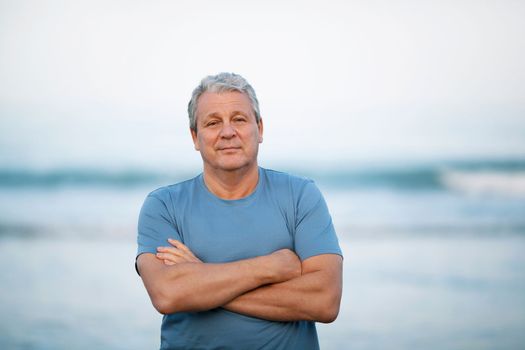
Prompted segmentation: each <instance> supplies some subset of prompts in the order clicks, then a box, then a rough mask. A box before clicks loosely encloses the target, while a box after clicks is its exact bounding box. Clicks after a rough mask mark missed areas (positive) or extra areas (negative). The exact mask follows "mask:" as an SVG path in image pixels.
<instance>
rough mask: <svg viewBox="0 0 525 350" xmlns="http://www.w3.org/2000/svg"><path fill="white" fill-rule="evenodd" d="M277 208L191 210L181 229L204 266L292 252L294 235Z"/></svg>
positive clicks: (186, 240)
mask: <svg viewBox="0 0 525 350" xmlns="http://www.w3.org/2000/svg"><path fill="white" fill-rule="evenodd" d="M288 221H289V220H287V216H286V213H283V211H282V210H280V209H279V208H278V207H275V206H267V207H265V208H264V209H263V210H261V209H258V208H256V207H253V206H247V207H229V206H224V207H219V208H217V207H209V206H206V205H200V206H195V207H193V208H192V213H191V220H184V223H183V225H182V226H183V227H181V230H182V231H183V232H182V235H183V237H184V243H185V244H186V245H187V246H188V247H189V248H190V249H191V250H192V251H193V252H194V254H195V255H196V256H197V257H199V258H200V259H201V260H203V261H204V262H208V263H215V262H217V263H218V262H229V261H236V260H240V259H246V258H251V257H255V256H260V255H266V254H269V253H271V252H274V251H276V250H278V249H283V248H288V249H293V248H294V244H293V232H291V229H290V223H289V222H288Z"/></svg>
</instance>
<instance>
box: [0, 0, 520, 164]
mask: <svg viewBox="0 0 525 350" xmlns="http://www.w3.org/2000/svg"><path fill="white" fill-rule="evenodd" d="M524 18H525V2H523V1H315V2H313V1H211V0H208V1H206V0H205V1H18V0H17V1H15V0H12V1H5V0H0V118H1V119H0V166H4V167H11V166H29V167H61V166H117V167H126V166H141V167H142V166H144V167H149V166H151V167H158V166H166V164H169V166H186V165H188V164H190V165H191V164H193V165H195V164H197V165H198V164H199V161H200V158H199V157H198V154H197V153H195V151H194V150H193V148H192V144H191V139H190V137H189V132H188V126H187V115H186V105H187V101H188V100H189V97H190V94H191V91H192V89H193V88H194V87H195V86H196V85H197V83H198V82H199V80H200V79H201V78H202V77H204V76H205V75H208V74H214V73H217V72H220V71H233V72H236V73H239V74H241V75H243V76H245V77H246V78H247V79H248V80H249V82H250V83H251V84H252V85H253V86H254V88H255V90H256V92H257V94H258V97H259V101H260V104H261V112H262V115H263V119H264V121H265V142H264V144H263V145H262V147H261V158H262V160H263V162H269V163H279V162H281V163H283V162H287V163H288V162H297V163H299V164H300V163H304V162H305V161H308V162H309V164H312V162H319V164H335V165H340V164H344V162H346V161H355V160H366V159H371V160H381V159H429V158H436V157H438V158H457V157H469V156H475V157H507V156H521V157H523V156H525V69H524V68H523V62H525V39H524V38H525V21H524V20H523V19H524Z"/></svg>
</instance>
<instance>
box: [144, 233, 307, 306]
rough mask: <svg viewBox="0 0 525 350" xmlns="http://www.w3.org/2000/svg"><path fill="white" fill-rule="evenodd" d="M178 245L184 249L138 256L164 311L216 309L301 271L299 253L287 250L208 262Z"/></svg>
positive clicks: (157, 303) (153, 295)
mask: <svg viewBox="0 0 525 350" xmlns="http://www.w3.org/2000/svg"><path fill="white" fill-rule="evenodd" d="M177 244H178V245H179V246H180V247H181V249H176V248H174V249H172V251H171V253H168V252H166V253H161V254H157V256H155V255H153V254H142V255H141V256H139V258H138V265H139V270H140V273H141V276H142V279H143V281H144V285H145V286H146V289H147V291H148V294H149V295H150V298H151V300H152V302H153V305H154V306H155V308H156V309H157V310H158V311H159V312H161V313H163V314H167V313H175V312H182V311H203V310H209V309H212V308H216V307H219V306H221V305H224V304H226V303H228V302H229V301H231V300H232V299H234V298H235V297H237V296H239V295H242V294H243V293H246V292H247V291H250V290H253V289H255V288H257V287H260V286H262V285H265V284H269V283H279V282H282V281H286V280H289V279H291V278H294V277H297V276H300V274H301V265H300V262H299V260H298V258H297V256H296V255H295V254H294V253H292V252H291V251H290V250H287V249H283V250H279V251H277V252H274V253H272V254H269V255H265V256H259V257H255V258H251V259H245V260H239V261H235V262H230V263H222V264H205V263H202V262H201V261H200V260H198V259H196V258H195V259H194V258H190V257H188V255H187V254H188V252H190V251H189V250H187V248H186V247H185V246H184V245H182V244H180V243H177ZM184 250H185V251H186V252H184ZM163 251H165V250H163ZM190 253H191V252H190ZM159 256H160V259H159ZM162 257H164V258H168V257H169V258H170V259H171V260H170V261H171V262H170V264H171V265H167V264H165V263H163V262H162V260H161V259H162ZM194 261H197V262H194Z"/></svg>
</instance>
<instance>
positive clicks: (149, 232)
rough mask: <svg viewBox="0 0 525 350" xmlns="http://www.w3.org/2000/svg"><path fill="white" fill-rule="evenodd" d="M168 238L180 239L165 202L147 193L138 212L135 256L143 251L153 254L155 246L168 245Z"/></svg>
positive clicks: (155, 250) (155, 249)
mask: <svg viewBox="0 0 525 350" xmlns="http://www.w3.org/2000/svg"><path fill="white" fill-rule="evenodd" d="M168 238H173V239H176V240H179V241H181V238H180V234H179V232H178V231H177V228H176V225H175V223H174V220H173V219H172V217H171V216H170V213H169V211H168V207H167V205H166V203H165V202H164V201H163V200H161V199H160V198H158V197H156V196H154V195H152V194H149V195H148V196H147V197H146V199H145V200H144V204H143V205H142V209H141V210H140V214H139V222H138V236H137V244H138V249H137V255H136V257H138V256H139V255H140V254H143V253H153V254H155V253H156V252H157V247H160V246H169V243H168Z"/></svg>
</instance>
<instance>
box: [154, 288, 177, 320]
mask: <svg viewBox="0 0 525 350" xmlns="http://www.w3.org/2000/svg"><path fill="white" fill-rule="evenodd" d="M178 299H179V298H177V296H176V295H173V293H169V294H168V293H167V292H166V291H163V290H156V291H155V292H154V293H152V295H151V303H152V304H153V307H154V308H155V310H157V311H158V312H159V313H161V314H163V315H168V314H173V313H176V312H180V311H182V310H181V308H180V305H179V304H180V303H178V302H177V300H178Z"/></svg>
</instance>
